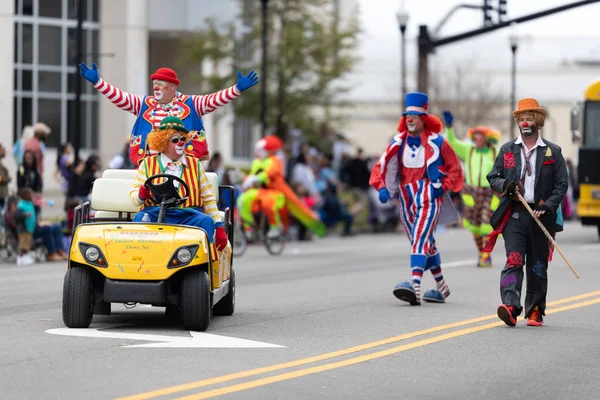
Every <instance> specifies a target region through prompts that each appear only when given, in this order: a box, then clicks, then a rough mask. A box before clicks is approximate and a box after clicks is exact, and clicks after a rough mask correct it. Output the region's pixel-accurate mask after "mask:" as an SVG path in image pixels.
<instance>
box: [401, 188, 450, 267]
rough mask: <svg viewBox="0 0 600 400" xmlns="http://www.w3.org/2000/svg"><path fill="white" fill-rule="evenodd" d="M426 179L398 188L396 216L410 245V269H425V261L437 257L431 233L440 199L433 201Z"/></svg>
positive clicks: (436, 217)
mask: <svg viewBox="0 0 600 400" xmlns="http://www.w3.org/2000/svg"><path fill="white" fill-rule="evenodd" d="M433 190H434V188H433V185H432V184H431V183H430V181H429V180H428V179H421V180H419V181H416V182H413V183H409V184H407V185H403V186H401V187H400V217H401V218H402V222H403V225H404V228H405V230H406V234H407V235H408V239H409V240H410V243H411V256H410V264H411V267H422V268H425V266H426V264H428V263H427V258H428V257H432V256H434V255H437V253H438V251H437V249H436V246H435V239H434V237H433V234H434V232H435V230H436V227H437V223H438V217H439V214H440V209H441V206H442V198H443V197H438V198H435V196H434V194H433Z"/></svg>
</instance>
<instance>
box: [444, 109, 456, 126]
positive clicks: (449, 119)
mask: <svg viewBox="0 0 600 400" xmlns="http://www.w3.org/2000/svg"><path fill="white" fill-rule="evenodd" d="M444 120H445V121H446V126H448V128H451V127H452V121H454V116H453V115H452V113H451V112H450V111H448V110H446V111H444Z"/></svg>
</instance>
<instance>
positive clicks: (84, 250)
mask: <svg viewBox="0 0 600 400" xmlns="http://www.w3.org/2000/svg"><path fill="white" fill-rule="evenodd" d="M79 251H80V252H81V255H82V256H83V258H84V260H85V261H86V262H88V263H90V264H92V265H95V266H97V267H102V268H106V267H107V266H108V265H107V263H106V258H105V257H104V254H102V250H100V249H99V248H98V246H94V245H93V244H89V243H79Z"/></svg>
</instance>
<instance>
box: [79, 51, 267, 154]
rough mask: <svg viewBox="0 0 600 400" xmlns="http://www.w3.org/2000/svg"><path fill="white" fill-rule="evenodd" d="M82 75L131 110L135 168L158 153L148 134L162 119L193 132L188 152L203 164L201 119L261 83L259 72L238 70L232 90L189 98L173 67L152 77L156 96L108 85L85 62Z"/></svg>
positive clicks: (204, 150)
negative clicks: (174, 120)
mask: <svg viewBox="0 0 600 400" xmlns="http://www.w3.org/2000/svg"><path fill="white" fill-rule="evenodd" d="M79 70H80V71H81V75H83V77H84V78H85V79H86V80H88V81H89V82H90V83H92V84H93V85H94V88H96V90H98V91H99V92H100V93H102V94H103V95H104V96H105V97H106V98H108V99H109V100H110V101H111V102H112V103H113V104H114V105H115V106H117V107H119V108H120V109H122V110H124V111H129V112H130V113H132V114H133V115H135V116H136V117H137V119H136V121H135V124H134V125H133V129H132V130H131V135H130V142H129V158H130V159H131V162H133V164H134V165H136V166H137V165H139V164H140V162H141V161H142V160H143V159H144V157H146V156H148V155H151V154H155V153H156V152H157V151H158V150H157V149H153V148H152V147H151V146H149V143H148V134H149V133H150V131H152V130H153V129H156V128H158V127H159V126H160V123H161V121H162V120H163V118H166V117H177V118H179V119H180V120H182V121H183V125H184V126H185V128H186V129H187V130H188V131H190V134H189V135H188V142H187V143H186V144H185V152H186V153H187V154H189V155H192V156H194V157H196V158H199V159H200V160H201V161H204V160H208V159H209V155H210V153H209V151H208V144H207V143H206V133H205V131H204V123H203V122H202V116H203V115H205V114H208V113H211V112H213V111H215V110H216V109H217V108H218V107H221V106H224V105H226V104H229V102H231V101H232V100H233V99H235V98H236V97H238V96H240V95H241V94H242V92H243V91H245V90H247V89H249V88H251V87H252V86H254V85H256V84H257V83H258V76H257V74H256V72H254V71H251V72H250V73H249V74H248V75H246V76H242V74H241V72H239V71H238V76H237V84H236V85H234V86H231V87H230V88H227V89H224V90H221V91H219V92H216V93H212V94H208V95H191V96H190V95H187V94H181V93H179V92H178V91H177V86H178V85H179V78H177V74H176V73H175V71H173V70H172V69H170V68H159V69H158V70H156V72H155V73H154V74H152V75H151V76H150V79H151V80H152V87H153V91H154V95H153V96H144V95H141V94H131V93H127V92H124V91H122V90H121V89H119V88H117V87H115V86H113V85H111V84H110V83H108V82H106V81H105V80H103V79H102V78H100V76H99V75H98V68H97V67H96V64H92V68H90V67H88V66H87V65H86V64H85V63H81V64H79Z"/></svg>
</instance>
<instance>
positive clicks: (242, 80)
mask: <svg viewBox="0 0 600 400" xmlns="http://www.w3.org/2000/svg"><path fill="white" fill-rule="evenodd" d="M237 76H238V80H237V85H236V86H237V88H238V90H239V91H240V92H243V91H244V90H246V89H250V88H251V87H252V86H254V85H256V84H257V83H258V75H256V72H254V71H250V73H249V74H248V75H246V76H243V75H242V73H241V72H240V71H238V74H237Z"/></svg>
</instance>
